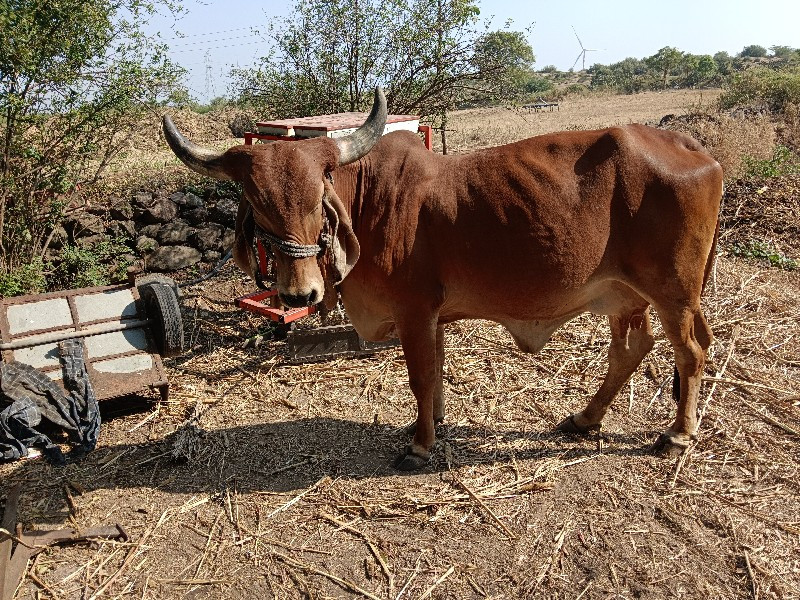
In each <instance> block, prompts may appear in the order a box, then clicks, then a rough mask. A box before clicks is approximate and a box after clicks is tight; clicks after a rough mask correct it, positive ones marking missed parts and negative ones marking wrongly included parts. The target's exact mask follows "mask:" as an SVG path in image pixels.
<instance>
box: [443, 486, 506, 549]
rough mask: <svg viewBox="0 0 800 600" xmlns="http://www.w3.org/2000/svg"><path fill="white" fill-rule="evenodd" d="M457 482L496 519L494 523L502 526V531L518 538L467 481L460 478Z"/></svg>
mask: <svg viewBox="0 0 800 600" xmlns="http://www.w3.org/2000/svg"><path fill="white" fill-rule="evenodd" d="M456 483H457V484H458V485H459V486H460V487H461V488H462V489H463V490H464V491H465V492H467V495H468V496H469V497H470V498H472V500H474V501H475V502H476V503H477V504H478V506H480V507H481V508H482V509H483V510H484V511H485V512H486V514H488V515H489V517H491V519H492V521H494V523H495V524H496V525H497V526H498V527H499V528H500V531H502V532H503V533H505V534H506V535H507V536H508V538H509V539H511V540H515V539H517V536H515V535H514V533H513V532H512V531H511V530H510V529H509V528H508V527H506V524H505V523H503V521H501V520H500V518H499V517H498V516H497V515H496V514H494V511H492V509H491V508H489V507H488V506H487V505H486V503H485V502H484V501H483V500H481V498H480V496H478V495H477V494H476V493H475V492H473V491H472V490H471V489H470V488H469V486H468V485H467V484H466V483H464V482H463V481H461V480H460V479H456Z"/></svg>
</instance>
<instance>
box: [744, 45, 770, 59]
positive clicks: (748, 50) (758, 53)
mask: <svg viewBox="0 0 800 600" xmlns="http://www.w3.org/2000/svg"><path fill="white" fill-rule="evenodd" d="M766 55H767V49H766V48H764V46H759V45H758V44H752V45H750V46H745V47H744V48H743V49H742V51H741V52H740V53H739V56H742V57H750V58H764V57H765V56H766Z"/></svg>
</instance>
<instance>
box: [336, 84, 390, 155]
mask: <svg viewBox="0 0 800 600" xmlns="http://www.w3.org/2000/svg"><path fill="white" fill-rule="evenodd" d="M385 127H386V96H384V95H383V90H382V89H381V88H380V87H376V88H375V102H373V104H372V112H370V113H369V117H367V120H366V121H365V122H364V124H363V125H362V126H361V127H359V128H358V129H356V130H355V131H354V132H353V133H351V134H350V135H348V136H346V137H343V138H337V140H336V145H337V146H339V166H342V165H346V164H349V163H351V162H355V161H357V160H358V159H359V158H361V157H362V156H364V155H365V154H366V153H367V152H369V151H370V150H372V147H373V146H374V145H375V144H377V143H378V140H379V139H381V136H382V135H383V130H384V128H385Z"/></svg>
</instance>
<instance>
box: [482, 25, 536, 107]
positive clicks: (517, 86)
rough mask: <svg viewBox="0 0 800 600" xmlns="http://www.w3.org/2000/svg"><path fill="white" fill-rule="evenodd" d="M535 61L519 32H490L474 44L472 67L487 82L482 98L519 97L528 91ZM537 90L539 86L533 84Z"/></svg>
mask: <svg viewBox="0 0 800 600" xmlns="http://www.w3.org/2000/svg"><path fill="white" fill-rule="evenodd" d="M535 60H536V58H535V57H534V55H533V48H531V45H530V44H529V43H528V41H527V40H526V39H525V36H524V35H523V34H522V32H520V31H508V30H501V31H490V32H487V33H485V34H483V35H482V36H480V37H479V38H478V39H477V41H476V42H475V50H474V55H473V58H472V63H473V65H474V68H475V70H476V71H477V72H479V73H481V74H482V76H483V78H484V80H485V84H486V85H485V87H484V89H482V90H480V91H479V94H481V95H484V96H489V97H493V98H496V99H499V98H507V97H513V96H517V95H519V94H520V93H522V92H523V91H525V86H526V85H527V84H530V83H531V81H532V75H533V63H534V62H535ZM533 85H534V87H536V84H533Z"/></svg>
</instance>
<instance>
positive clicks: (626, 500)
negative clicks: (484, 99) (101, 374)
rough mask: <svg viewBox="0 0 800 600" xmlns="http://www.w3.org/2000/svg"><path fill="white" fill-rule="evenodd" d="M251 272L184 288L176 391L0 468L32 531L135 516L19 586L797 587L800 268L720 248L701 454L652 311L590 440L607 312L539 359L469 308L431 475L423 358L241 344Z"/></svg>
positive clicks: (190, 590)
mask: <svg viewBox="0 0 800 600" xmlns="http://www.w3.org/2000/svg"><path fill="white" fill-rule="evenodd" d="M604 102H605V101H604ZM590 110H591V109H587V111H590ZM596 112H601V109H600V108H598V109H597V111H596ZM545 114H546V113H545ZM543 116H545V115H541V114H540V115H532V116H531V117H530V118H531V119H538V118H540V117H543ZM652 117H653V118H654V119H656V120H657V119H658V115H657V114H654V115H652ZM745 197H746V195H742V196H738V197H737V198H740V199H743V198H745ZM765 201H766V200H765ZM735 206H737V203H736V202H728V203H726V207H727V208H726V210H732V209H734V208H735ZM756 212H757V211H756ZM739 214H741V211H740V213H739ZM753 218H755V214H754V215H753ZM751 222H755V223H756V224H755V225H752V226H751V225H749V224H747V225H746V223H751ZM729 223H730V229H729V230H728V231H733V230H734V229H735V228H736V227H744V226H748V227H751V229H752V230H758V231H760V232H761V233H762V234H765V235H766V234H767V233H768V232H764V231H762V229H763V228H767V227H770V226H771V225H770V224H771V223H772V220H762V221H757V220H756V221H752V220H751V221H746V222H743V221H736V220H732V221H729ZM729 235H734V234H733V233H731V234H729ZM786 235H789V233H787V234H786ZM251 285H252V284H251V283H250V282H249V281H246V280H244V279H243V278H242V277H241V275H240V274H238V273H237V272H236V271H235V270H234V269H233V267H227V268H226V269H225V271H224V272H223V276H222V277H221V278H220V279H217V280H214V281H212V282H210V283H209V284H208V285H205V286H202V287H199V286H198V287H194V288H191V289H189V290H188V294H187V296H186V297H185V299H184V307H185V312H184V317H185V323H186V329H187V335H188V337H189V339H190V340H191V344H190V346H191V350H190V352H188V353H187V354H186V355H185V356H183V357H180V358H178V359H174V360H172V361H171V362H170V364H169V374H170V379H171V384H172V392H171V397H170V400H169V402H167V403H163V404H147V403H145V402H131V401H127V402H125V403H121V402H108V403H106V404H105V405H104V419H105V422H104V425H103V429H102V433H101V440H100V447H99V448H98V449H97V450H96V451H95V452H94V453H92V454H90V455H89V456H88V457H87V458H86V459H85V460H83V461H82V462H80V463H77V464H71V465H69V466H67V467H66V468H63V469H55V468H52V467H50V466H48V465H46V464H44V463H42V462H41V461H32V462H23V463H19V464H13V465H4V466H0V490H3V491H5V490H7V489H8V488H9V487H10V486H11V485H13V484H14V483H16V482H22V483H24V484H25V494H24V496H23V499H22V503H21V509H22V518H23V519H24V521H25V522H26V523H27V524H28V525H30V526H46V525H49V526H63V525H64V524H67V523H70V524H75V525H76V526H78V527H85V526H90V525H96V524H100V523H109V522H116V521H118V522H120V523H122V524H124V525H125V527H126V528H127V529H128V531H129V532H130V533H131V535H132V539H131V541H130V542H129V543H126V544H120V543H111V542H99V543H98V544H97V545H96V546H92V547H89V546H85V547H79V546H76V547H66V548H62V549H51V550H49V551H47V552H45V553H43V554H42V555H40V556H39V558H38V559H37V560H36V561H35V563H34V564H32V565H31V566H30V572H31V576H30V577H29V578H27V579H26V581H25V582H24V583H23V586H22V588H21V590H20V592H19V596H18V597H21V598H32V597H43V598H63V599H66V598H117V597H135V598H178V597H196V598H254V597H266V598H345V597H346V598H364V597H367V598H381V599H384V598H386V599H389V598H391V599H392V600H394V599H407V598H408V599H417V598H448V599H449V598H452V599H462V598H493V599H500V598H506V599H508V598H540V597H541V598H570V599H576V598H583V599H586V598H634V597H635V598H698V597H708V598H715V599H716V598H731V599H733V598H746V597H747V598H754V599H755V598H776V599H777V598H779V599H783V598H800V500H799V498H800V483H798V481H800V478H798V464H800V462H799V461H800V377H799V376H800V358H799V357H800V337H798V335H797V325H796V323H797V321H798V319H800V301H798V298H800V278H799V277H798V275H797V274H796V273H787V272H784V271H779V270H775V269H766V268H762V267H760V266H759V265H757V264H755V263H752V262H748V261H744V260H741V259H735V258H732V257H728V256H726V255H723V256H722V257H721V258H720V260H719V261H718V264H717V268H716V271H715V274H714V277H713V278H712V281H711V283H710V285H709V289H708V290H707V294H706V298H705V310H706V311H707V316H708V318H709V321H710V323H711V325H712V328H713V329H714V332H715V334H716V338H717V339H716V342H715V344H714V346H712V349H711V353H710V357H709V361H708V364H707V366H706V376H707V380H706V383H705V384H704V387H703V390H702V392H701V412H702V425H701V431H700V438H699V440H698V442H697V444H696V445H695V446H693V447H692V449H691V450H690V451H689V452H688V453H687V454H685V455H684V456H683V457H682V458H680V459H663V458H656V457H654V456H652V455H650V454H649V453H648V447H649V444H650V443H651V442H652V441H653V440H654V438H655V436H656V435H657V433H658V432H659V431H660V430H662V429H663V428H664V427H666V426H667V425H668V424H669V423H670V420H671V419H672V418H673V416H674V411H675V407H674V404H673V402H672V400H671V398H670V394H669V387H670V378H671V374H672V365H673V359H672V355H671V350H670V348H669V345H668V344H667V342H666V341H665V340H664V339H663V336H662V335H661V331H660V327H659V325H658V321H657V319H656V323H655V328H656V335H657V337H658V342H657V344H656V347H655V348H654V350H653V352H652V353H651V354H650V355H649V356H648V357H647V358H646V359H645V362H644V364H643V365H642V368H640V369H639V370H638V372H637V373H636V374H635V375H634V377H633V378H632V380H631V382H630V384H629V385H627V386H626V387H625V388H624V390H623V391H622V393H621V394H620V397H619V398H618V399H617V401H616V403H615V406H614V408H613V409H612V412H611V413H610V414H609V415H608V417H607V420H606V423H605V429H604V432H603V435H602V437H596V438H592V439H583V438H570V437H566V436H563V435H559V434H556V433H554V432H553V426H554V425H555V424H556V423H557V422H558V421H559V420H560V419H561V418H563V416H564V415H566V414H568V413H570V412H573V411H575V410H578V409H580V408H582V407H583V405H584V404H585V403H586V402H587V400H588V398H589V397H590V396H591V394H592V393H593V391H594V390H595V389H596V387H597V386H598V385H599V383H600V382H601V380H602V377H603V375H604V371H605V347H606V345H607V341H608V334H607V327H606V325H605V323H604V321H603V320H602V319H600V318H597V317H593V316H590V315H585V316H582V317H580V318H578V319H575V320H574V321H572V322H571V323H569V324H568V325H566V326H565V327H563V328H562V329H561V330H559V331H558V332H557V333H556V335H554V336H553V339H552V340H551V341H550V343H549V344H548V346H547V347H546V348H545V350H544V351H543V352H542V353H540V354H538V355H526V354H522V353H520V352H517V351H516V350H514V348H513V344H512V343H511V341H510V338H509V336H508V334H507V333H506V332H505V331H504V330H503V329H502V328H501V327H499V326H497V325H494V324H491V323H486V322H481V321H462V322H459V323H456V324H453V325H452V326H449V328H448V330H447V338H446V348H447V360H446V367H445V369H446V381H445V389H446V396H447V403H448V417H447V426H446V428H444V429H443V430H442V431H441V432H440V436H441V440H440V442H439V445H438V447H437V449H436V452H435V454H434V458H433V460H432V463H431V465H430V466H429V467H427V468H426V469H424V470H423V471H422V472H421V473H416V474H412V475H401V474H398V473H397V472H396V471H394V470H393V469H392V467H391V462H392V460H393V458H394V456H395V454H396V453H397V452H398V451H399V450H400V449H401V448H402V447H403V445H404V444H405V443H407V440H408V436H407V434H406V433H405V431H404V426H405V425H407V424H409V423H410V422H411V421H412V420H413V418H414V402H413V398H412V396H411V393H410V391H409V389H408V381H407V379H408V378H407V374H406V371H405V364H404V361H403V356H402V352H401V351H400V350H397V349H396V350H389V351H384V352H382V353H379V354H377V355H375V356H374V357H372V358H368V359H362V360H351V361H335V362H328V363H319V364H314V365H301V366H293V365H289V364H287V362H286V361H285V360H284V347H283V344H282V343H280V342H271V343H269V344H265V345H262V346H260V347H259V348H248V349H243V348H242V345H241V342H242V340H243V338H246V337H249V336H253V335H255V334H257V333H258V332H259V331H262V330H263V328H264V327H265V325H266V324H265V322H264V321H262V320H261V319H259V318H257V317H254V316H252V315H250V314H247V313H243V312H241V311H239V310H237V309H236V308H235V307H234V306H233V304H232V303H231V299H232V298H235V297H237V296H239V295H242V294H244V293H246V292H249V291H251ZM188 426H193V427H196V428H197V430H196V432H197V435H193V434H191V433H183V434H176V430H180V431H184V432H185V431H187V427H188ZM187 436H188V438H187ZM187 439H190V443H187ZM177 440H180V442H181V448H182V453H181V454H182V455H183V456H186V455H187V454H188V455H189V456H190V458H189V459H188V460H185V461H184V462H176V461H175V460H174V459H173V456H174V452H173V451H174V449H175V444H176V442H177ZM187 448H190V449H191V450H192V451H191V452H187V451H186V449H187ZM65 484H69V485H70V486H71V487H72V489H73V490H75V492H73V494H72V495H73V501H72V505H70V503H69V502H67V499H66V497H65V494H64V485H65ZM78 492H81V493H78Z"/></svg>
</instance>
